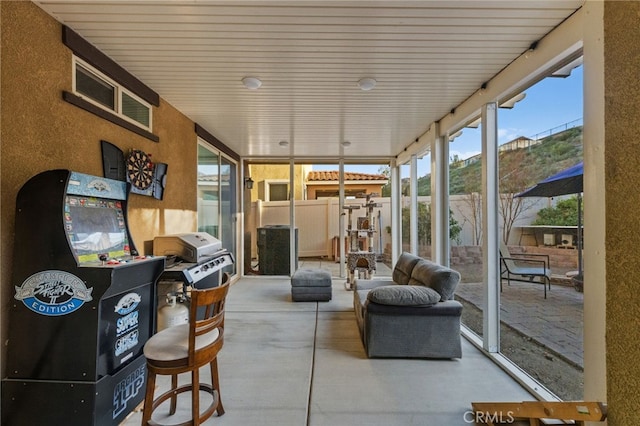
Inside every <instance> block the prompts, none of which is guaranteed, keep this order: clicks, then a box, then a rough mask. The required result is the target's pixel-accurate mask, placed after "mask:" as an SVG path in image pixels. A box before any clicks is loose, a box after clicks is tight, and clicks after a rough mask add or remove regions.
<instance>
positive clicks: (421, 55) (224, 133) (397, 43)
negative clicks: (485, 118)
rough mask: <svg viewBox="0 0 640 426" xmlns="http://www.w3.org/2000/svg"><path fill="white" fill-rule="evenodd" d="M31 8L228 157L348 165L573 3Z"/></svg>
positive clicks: (464, 86) (52, 3) (453, 100)
mask: <svg viewBox="0 0 640 426" xmlns="http://www.w3.org/2000/svg"><path fill="white" fill-rule="evenodd" d="M36 3H37V4H38V5H40V7H42V8H43V9H44V10H45V11H47V12H48V13H49V14H51V15H52V16H54V17H55V18H57V19H58V20H59V21H61V22H62V23H64V24H66V25H68V26H69V27H71V28H72V29H73V30H75V31H76V32H78V33H79V34H80V35H82V36H83V37H84V38H85V39H87V40H88V41H89V42H91V43H92V44H94V45H95V46H96V47H98V48H99V49H100V50H101V51H102V52H103V53H105V54H107V55H108V56H110V57H111V58H112V59H114V60H115V61H116V62H118V63H119V64H120V65H121V66H123V67H124V68H126V69H127V70H128V71H129V72H131V73H132V74H134V75H135V76H137V77H138V78H139V79H140V80H142V81H143V82H144V83H146V84H147V85H148V86H150V87H151V88H152V89H153V90H155V91H156V92H158V93H159V94H160V96H161V97H162V98H163V99H165V100H166V101H167V102H169V103H171V104H172V105H173V106H175V107H176V108H177V109H179V110H180V111H181V112H183V113H184V114H185V115H187V116H188V117H189V118H190V119H192V120H193V121H195V122H197V123H198V124H200V125H201V126H202V127H204V128H205V129H206V130H208V131H209V132H210V133H211V134H213V135H215V136H216V137H217V138H218V139H220V140H221V141H222V142H223V143H225V144H226V145H227V146H229V147H230V148H232V149H233V150H235V151H236V152H238V153H239V154H240V155H242V156H245V157H249V158H278V157H279V158H286V157H290V156H291V157H294V158H307V159H323V160H331V159H337V158H341V157H342V158H345V159H346V160H347V161H354V160H356V161H362V160H364V159H376V158H377V159H385V158H389V157H393V156H395V155H396V154H398V153H400V152H401V151H402V150H403V147H405V146H406V145H407V144H408V143H411V142H412V141H414V140H415V139H416V138H418V137H419V136H421V135H422V134H423V133H424V132H425V131H426V130H427V129H428V127H429V125H430V124H431V123H433V122H435V121H438V120H439V119H440V118H441V117H443V116H445V115H446V114H447V113H448V112H449V111H450V110H451V109H452V108H454V107H456V106H457V105H459V104H460V103H462V102H463V101H464V100H465V99H467V98H468V97H469V96H471V95H472V94H473V93H474V92H476V91H477V90H478V89H479V88H480V86H481V85H482V83H483V82H485V81H488V80H490V79H491V78H492V77H493V76H495V75H496V74H497V73H498V72H500V71H501V70H502V69H503V68H505V67H506V66H507V65H508V64H510V63H511V62H512V61H513V60H515V59H516V58H517V57H519V56H520V55H522V54H523V53H525V52H526V51H527V50H528V49H529V47H530V46H531V44H532V43H534V42H536V41H537V40H539V39H541V38H542V37H544V36H545V35H546V34H547V33H549V32H550V31H551V30H552V29H553V28H555V27H556V26H557V25H558V24H560V23H561V22H562V21H563V20H565V19H566V18H567V17H568V16H570V15H571V14H572V13H573V12H575V11H576V10H577V9H578V8H580V6H581V5H582V1H581V0H566V1H565V0H548V1H545V0H535V1H365V0H362V1H306V0H300V1H270V0H262V1H260V0H255V1H241V0H238V1H206V0H202V1H198V0H194V1H180V0H175V1H153V0H149V1H127V2H125V1H91V2H86V1H64V0H62V1H61V0H40V1H38V2H36ZM247 76H251V77H257V78H259V79H260V80H261V81H262V86H261V87H260V88H259V89H257V90H248V89H247V88H245V87H244V86H243V84H242V82H241V80H242V79H243V77H247ZM363 77H370V78H373V79H375V80H376V83H377V84H376V86H375V88H373V89H372V90H369V91H363V90H360V89H359V87H358V84H357V82H358V80H360V79H361V78H363ZM280 141H287V142H288V144H284V143H282V144H280V143H279V142H280ZM344 141H348V142H350V145H349V146H348V147H345V146H343V144H342V142H344Z"/></svg>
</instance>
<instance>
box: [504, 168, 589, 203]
mask: <svg viewBox="0 0 640 426" xmlns="http://www.w3.org/2000/svg"><path fill="white" fill-rule="evenodd" d="M583 173H584V172H583V162H582V161H581V162H580V163H578V164H576V165H575V166H572V167H569V168H568V169H564V170H563V171H561V172H559V173H556V174H555V175H553V176H549V177H548V178H546V179H545V180H543V181H540V182H538V184H537V185H536V186H534V187H532V188H529V189H527V190H526V191H523V192H521V193H519V194H518V195H516V197H556V196H558V195H567V194H579V193H581V192H583V191H582V175H583Z"/></svg>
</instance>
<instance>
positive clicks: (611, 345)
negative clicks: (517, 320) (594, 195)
mask: <svg viewBox="0 0 640 426" xmlns="http://www.w3.org/2000/svg"><path fill="white" fill-rule="evenodd" d="M639 22H640V2H616V1H608V2H605V7H604V28H605V37H604V56H605V57H604V63H605V76H604V82H605V83H604V84H605V113H604V114H605V117H604V122H605V144H604V150H605V154H604V157H605V170H606V174H605V180H606V182H605V185H606V197H605V203H606V271H607V272H606V274H607V279H606V282H607V288H606V292H607V302H606V303H607V306H606V318H607V321H606V323H607V326H606V345H607V399H608V401H607V402H608V403H609V406H610V408H611V409H610V414H609V424H611V425H634V424H637V423H638V414H637V413H638V389H640V363H638V359H640V288H639V286H638V284H639V282H638V277H640V256H639V255H638V247H640V231H639V230H640V213H639V212H638V206H640V191H638V182H640V155H639V153H640V138H639V137H638V128H639V125H640V102H638V100H640V79H639V78H638V66H639V64H640V25H638V23H639Z"/></svg>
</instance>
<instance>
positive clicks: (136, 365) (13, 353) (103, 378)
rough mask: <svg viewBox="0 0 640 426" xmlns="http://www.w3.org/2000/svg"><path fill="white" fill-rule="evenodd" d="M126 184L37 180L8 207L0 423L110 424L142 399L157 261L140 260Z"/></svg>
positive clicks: (60, 177) (58, 174) (45, 176)
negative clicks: (10, 241) (11, 221)
mask: <svg viewBox="0 0 640 426" xmlns="http://www.w3.org/2000/svg"><path fill="white" fill-rule="evenodd" d="M128 193H129V184H127V183H126V182H122V181H117V180H111V179H106V178H102V177H97V176H90V175H85V174H81V173H77V172H72V171H69V170H50V171H46V172H43V173H40V174H38V175H36V176H34V177H33V178H31V179H30V180H29V181H28V182H27V183H25V184H24V186H23V187H22V189H21V190H20V192H19V193H18V197H17V201H16V222H15V223H16V226H15V242H14V256H13V276H12V285H13V287H14V290H15V293H14V297H13V300H12V303H11V306H10V312H9V342H8V346H7V360H6V364H7V377H6V378H4V379H3V380H2V424H7V425H34V424H51V425H54V424H55V425H62V424H64V425H79V426H80V425H81V426H86V425H117V424H119V423H120V422H121V421H122V420H123V419H124V418H125V417H126V416H127V415H128V414H129V413H130V412H131V411H132V410H133V409H134V408H135V407H136V406H137V405H138V404H139V403H140V402H141V401H142V400H143V399H144V392H145V388H144V384H145V381H146V365H145V363H146V361H145V358H144V356H143V354H142V349H143V346H144V344H145V342H146V341H147V339H148V338H149V337H150V336H151V335H152V334H153V331H154V328H155V284H156V281H157V280H158V277H159V276H160V274H161V273H162V272H163V270H164V263H165V258H164V257H162V256H140V255H139V254H138V252H137V250H136V248H135V246H134V244H133V241H132V239H131V234H130V232H129V227H128V222H127V198H128Z"/></svg>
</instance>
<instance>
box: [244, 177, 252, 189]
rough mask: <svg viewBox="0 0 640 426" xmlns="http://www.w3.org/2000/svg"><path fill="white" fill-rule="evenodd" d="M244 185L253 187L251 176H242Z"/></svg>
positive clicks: (249, 187) (248, 187)
mask: <svg viewBox="0 0 640 426" xmlns="http://www.w3.org/2000/svg"><path fill="white" fill-rule="evenodd" d="M244 187H245V188H247V189H253V179H251V176H249V177H246V178H244Z"/></svg>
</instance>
